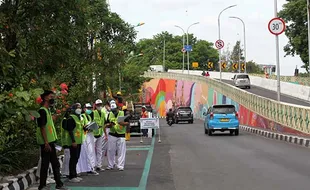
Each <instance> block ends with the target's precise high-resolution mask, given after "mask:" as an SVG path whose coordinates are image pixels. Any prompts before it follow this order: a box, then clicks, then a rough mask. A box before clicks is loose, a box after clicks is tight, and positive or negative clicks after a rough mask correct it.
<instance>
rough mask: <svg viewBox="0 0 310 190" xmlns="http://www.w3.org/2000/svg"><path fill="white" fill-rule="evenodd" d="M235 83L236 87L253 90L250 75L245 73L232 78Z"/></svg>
mask: <svg viewBox="0 0 310 190" xmlns="http://www.w3.org/2000/svg"><path fill="white" fill-rule="evenodd" d="M231 79H232V80H233V81H234V85H235V86H236V87H240V88H242V87H243V88H249V89H250V88H251V81H250V77H249V75H248V74H244V73H238V74H235V75H234V77H233V78H231Z"/></svg>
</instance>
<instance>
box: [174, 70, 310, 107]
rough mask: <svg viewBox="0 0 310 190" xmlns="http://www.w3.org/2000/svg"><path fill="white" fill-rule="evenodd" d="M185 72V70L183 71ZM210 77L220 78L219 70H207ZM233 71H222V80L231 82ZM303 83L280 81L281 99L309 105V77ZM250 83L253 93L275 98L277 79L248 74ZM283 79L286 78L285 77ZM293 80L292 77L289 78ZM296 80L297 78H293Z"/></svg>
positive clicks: (291, 102) (199, 74)
mask: <svg viewBox="0 0 310 190" xmlns="http://www.w3.org/2000/svg"><path fill="white" fill-rule="evenodd" d="M168 72H172V73H182V70H169V71H168ZM184 73H185V74H187V71H184ZM201 73H202V71H199V70H191V71H190V72H189V74H190V75H197V76H201ZM209 73H210V77H211V78H214V79H219V78H220V73H219V72H209ZM234 74H235V73H229V72H222V81H223V82H225V83H227V84H231V85H232V84H233V83H232V80H231V78H232V77H233V76H234ZM304 78H305V79H303V83H302V84H304V85H300V84H295V83H292V82H285V81H281V101H283V102H286V103H290V104H296V105H303V106H310V81H309V82H306V79H308V80H309V78H306V77H304ZM250 79H251V84H252V86H253V88H252V89H246V90H247V91H249V92H251V93H254V94H256V95H259V96H263V97H266V98H270V99H273V100H276V98H277V93H276V92H277V81H276V80H274V79H266V78H263V77H262V76H260V75H259V76H256V75H250ZM285 79H287V78H286V77H285ZM290 80H293V79H290ZM295 80H297V79H295Z"/></svg>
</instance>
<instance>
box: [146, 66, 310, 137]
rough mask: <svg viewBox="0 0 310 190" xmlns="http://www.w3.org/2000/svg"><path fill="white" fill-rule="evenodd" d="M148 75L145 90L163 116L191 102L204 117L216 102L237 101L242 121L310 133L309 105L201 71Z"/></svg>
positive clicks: (273, 128) (268, 127)
mask: <svg viewBox="0 0 310 190" xmlns="http://www.w3.org/2000/svg"><path fill="white" fill-rule="evenodd" d="M144 76H145V77H149V78H153V79H152V80H150V81H149V82H146V83H145V84H144V86H143V92H144V93H145V94H144V95H145V98H146V100H147V101H148V100H149V101H151V103H152V104H153V105H154V106H155V108H156V109H157V111H158V113H159V115H160V116H165V113H166V110H167V109H168V108H170V107H172V106H173V105H176V106H177V105H189V106H191V107H192V109H193V110H194V114H195V117H196V118H200V119H203V118H204V117H203V112H204V111H206V110H207V108H208V107H209V106H210V105H212V104H234V105H236V107H237V109H238V111H239V113H240V114H239V115H240V122H241V124H242V125H245V126H249V127H254V128H259V129H264V130H270V131H275V132H279V133H287V134H294V135H299V136H310V128H309V125H310V108H309V107H306V106H300V105H294V104H288V103H284V102H277V101H275V100H272V99H269V98H266V97H263V96H260V95H257V94H253V93H251V92H248V91H245V90H242V89H239V88H236V87H234V86H231V85H229V84H227V83H225V82H221V81H218V80H215V79H212V78H206V77H202V76H197V75H187V74H181V73H169V72H168V73H155V72H146V73H145V74H144ZM254 89H255V88H254ZM290 100H291V101H293V100H292V99H290Z"/></svg>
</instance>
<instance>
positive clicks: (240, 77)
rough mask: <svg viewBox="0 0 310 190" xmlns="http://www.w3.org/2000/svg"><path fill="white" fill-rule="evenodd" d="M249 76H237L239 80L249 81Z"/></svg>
mask: <svg viewBox="0 0 310 190" xmlns="http://www.w3.org/2000/svg"><path fill="white" fill-rule="evenodd" d="M248 78H249V75H237V79H248Z"/></svg>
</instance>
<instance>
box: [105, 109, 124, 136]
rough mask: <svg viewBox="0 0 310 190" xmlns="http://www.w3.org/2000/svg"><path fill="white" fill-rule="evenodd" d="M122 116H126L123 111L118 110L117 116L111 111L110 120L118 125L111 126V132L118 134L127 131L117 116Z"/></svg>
mask: <svg viewBox="0 0 310 190" xmlns="http://www.w3.org/2000/svg"><path fill="white" fill-rule="evenodd" d="M120 116H124V112H123V111H118V114H117V117H115V115H114V114H113V112H110V114H109V121H112V122H114V123H115V124H116V125H114V126H113V127H111V128H110V132H111V133H117V134H125V133H126V126H121V125H119V124H118V123H117V118H118V117H120Z"/></svg>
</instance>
